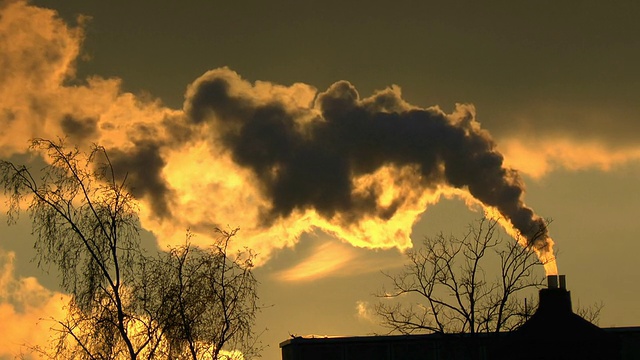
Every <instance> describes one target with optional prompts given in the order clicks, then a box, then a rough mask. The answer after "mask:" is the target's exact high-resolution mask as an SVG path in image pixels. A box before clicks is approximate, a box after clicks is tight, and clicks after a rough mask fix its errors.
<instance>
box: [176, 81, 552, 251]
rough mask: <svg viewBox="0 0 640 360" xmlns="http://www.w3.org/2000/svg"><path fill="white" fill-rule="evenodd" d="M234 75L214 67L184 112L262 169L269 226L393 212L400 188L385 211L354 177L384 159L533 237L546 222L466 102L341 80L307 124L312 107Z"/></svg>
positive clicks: (241, 159)
mask: <svg viewBox="0 0 640 360" xmlns="http://www.w3.org/2000/svg"><path fill="white" fill-rule="evenodd" d="M229 73H230V71H228V70H227V71H226V72H225V71H217V72H211V73H209V74H207V75H205V76H203V77H202V78H200V79H199V80H198V81H196V82H195V83H194V85H193V86H192V89H191V90H190V91H191V92H190V97H189V98H188V99H187V102H186V103H185V109H186V112H187V117H188V118H189V120H190V121H191V122H192V123H193V124H202V123H207V122H208V123H211V124H212V125H213V128H214V129H215V131H216V133H215V134H214V136H215V138H216V140H217V141H219V142H221V143H222V144H223V145H224V147H225V148H226V149H228V151H230V153H231V154H232V158H233V160H234V161H235V162H236V163H237V164H239V165H241V166H243V167H246V168H248V169H251V170H252V171H253V173H254V174H255V175H256V178H257V179H258V180H259V182H260V186H261V190H262V191H263V192H264V194H265V195H266V196H267V197H268V198H269V199H270V200H271V208H270V209H269V211H268V212H266V213H265V214H264V217H263V221H264V222H265V223H266V224H267V225H268V224H269V223H270V222H271V221H273V220H274V219H276V218H278V217H287V216H289V215H290V214H291V213H292V212H293V211H294V210H305V209H315V210H316V211H317V212H318V213H319V214H320V215H322V216H323V217H325V218H326V219H329V220H334V221H335V220H336V218H337V217H336V215H339V219H341V220H342V221H358V220H360V219H363V218H364V217H367V216H377V217H379V218H382V219H387V218H389V217H391V216H392V215H393V214H394V213H395V211H396V209H397V206H398V204H401V203H402V202H403V201H405V200H406V199H404V198H402V196H404V195H400V197H398V198H396V199H395V201H394V202H393V203H392V204H391V205H390V206H387V207H383V208H382V207H380V206H379V205H377V204H376V198H377V197H378V196H379V195H380V192H381V190H380V189H379V188H376V187H372V188H370V189H368V191H367V192H365V194H362V192H358V193H354V191H353V190H354V189H353V183H352V179H353V178H354V177H357V176H360V175H365V174H371V173H373V172H375V171H376V170H378V169H380V168H381V167H383V166H387V165H393V166H396V167H398V168H399V167H403V166H414V167H415V168H416V169H418V173H419V175H420V178H421V184H420V186H421V187H422V188H423V189H430V188H434V187H436V186H437V185H440V184H447V185H450V186H453V187H456V188H466V189H468V191H469V192H470V194H471V195H472V196H474V197H475V198H476V199H478V200H479V201H481V202H482V203H484V204H485V205H488V206H493V207H496V208H498V210H499V211H500V212H501V213H502V214H503V215H504V216H505V217H506V218H507V219H509V220H510V221H511V222H512V223H513V224H514V226H515V227H516V228H517V229H518V230H519V231H520V232H521V233H522V234H523V235H525V236H527V237H528V238H531V236H532V234H533V233H535V232H536V231H538V230H539V229H540V227H541V226H542V224H543V223H542V220H541V219H539V218H538V217H537V216H535V215H534V213H533V212H532V211H531V209H529V208H528V207H526V206H524V204H523V202H522V195H523V191H524V188H523V184H522V181H521V180H520V177H519V175H518V173H517V172H516V171H515V170H511V169H507V168H505V167H504V166H503V157H502V155H501V154H500V153H499V152H498V151H497V150H496V148H495V143H494V142H493V140H492V139H491V137H490V135H489V133H488V132H486V131H485V130H482V129H480V126H479V123H477V122H476V121H474V118H473V117H474V115H473V113H472V111H471V110H469V109H467V110H464V109H465V108H464V107H460V108H459V109H458V112H459V113H458V114H456V115H455V116H453V115H446V114H444V113H443V112H442V111H440V110H439V109H437V108H428V109H421V108H416V107H412V106H410V105H408V104H407V103H405V102H404V101H403V100H402V98H401V97H400V95H399V93H398V92H395V91H392V90H391V89H388V90H386V91H382V92H379V93H377V94H376V95H374V96H373V97H371V98H367V99H363V100H361V99H360V97H359V95H358V92H357V91H356V89H355V88H354V87H353V86H352V85H351V84H350V83H348V82H346V81H340V82H337V83H335V84H333V85H332V86H331V87H330V88H329V89H328V90H327V91H326V92H324V93H321V94H319V95H318V96H317V98H316V100H315V109H316V110H318V112H317V115H316V118H315V119H314V120H312V121H303V120H301V119H302V118H303V117H305V116H306V117H308V116H309V115H310V114H312V110H310V109H300V108H293V107H291V106H290V105H288V104H285V103H284V102H282V101H280V100H277V99H276V98H274V99H272V100H268V101H265V100H264V99H260V100H258V99H254V98H252V95H250V92H247V91H237V90H236V89H235V88H234V87H237V86H238V85H237V84H238V83H239V82H240V81H241V80H240V79H239V78H238V77H237V75H235V74H234V75H235V76H236V78H234V77H233V76H231V75H229ZM545 234H546V233H545ZM543 238H546V236H545V237H543ZM539 246H543V243H540V244H539Z"/></svg>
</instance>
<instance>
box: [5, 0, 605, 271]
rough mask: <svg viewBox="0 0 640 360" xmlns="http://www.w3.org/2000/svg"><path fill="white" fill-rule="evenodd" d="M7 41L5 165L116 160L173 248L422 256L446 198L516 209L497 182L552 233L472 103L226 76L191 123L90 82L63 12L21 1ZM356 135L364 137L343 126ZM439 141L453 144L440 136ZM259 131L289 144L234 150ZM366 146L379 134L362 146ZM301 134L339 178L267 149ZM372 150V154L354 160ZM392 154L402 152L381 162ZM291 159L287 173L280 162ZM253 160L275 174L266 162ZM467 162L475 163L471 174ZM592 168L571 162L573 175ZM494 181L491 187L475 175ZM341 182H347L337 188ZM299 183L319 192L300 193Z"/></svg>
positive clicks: (198, 83) (208, 91) (343, 85)
mask: <svg viewBox="0 0 640 360" xmlns="http://www.w3.org/2000/svg"><path fill="white" fill-rule="evenodd" d="M0 33H1V34H2V36H0V48H2V49H3V50H5V49H6V51H3V52H2V53H1V54H0V63H1V64H2V65H3V66H2V67H0V75H1V79H2V81H3V87H2V88H0V109H2V112H0V126H2V127H3V129H4V130H5V131H3V132H2V133H1V134H0V154H2V155H3V156H7V155H11V154H13V153H22V152H26V151H27V150H26V146H27V144H28V140H29V139H30V138H33V137H45V138H49V139H55V138H57V137H65V138H66V139H67V142H68V143H70V144H72V145H77V146H79V147H81V148H84V147H86V146H88V145H90V144H91V143H93V142H95V143H98V144H100V145H103V146H105V147H106V148H107V151H109V152H110V154H111V155H113V161H114V164H116V165H117V166H118V168H119V169H121V170H122V171H123V172H128V173H129V174H128V180H129V184H130V190H131V191H132V192H133V193H134V195H135V196H136V197H137V199H138V200H139V201H140V210H141V212H140V217H141V223H142V226H143V227H144V228H145V229H147V230H150V231H152V232H153V233H154V234H155V235H156V237H157V240H158V242H159V243H160V244H161V245H163V246H165V245H171V244H176V243H181V242H182V241H183V239H184V232H185V230H186V229H187V228H190V229H191V230H192V231H193V232H194V233H196V234H197V235H198V236H197V237H195V238H194V241H195V242H196V243H198V244H201V245H207V244H210V243H211V241H212V238H211V236H212V234H213V229H214V228H215V227H221V228H227V227H232V228H233V227H236V226H240V227H241V232H240V233H239V234H240V236H239V239H238V240H239V241H238V242H236V244H235V245H234V246H237V247H238V248H241V247H244V246H248V247H250V248H252V249H254V250H255V251H256V252H257V253H258V254H260V258H259V259H258V262H257V264H258V265H260V264H262V263H264V262H265V261H267V260H268V259H269V257H270V255H271V253H272V252H273V251H274V250H276V249H281V248H284V247H290V246H292V245H294V244H295V243H296V242H297V241H298V239H299V238H300V236H301V235H302V234H304V233H308V232H312V231H316V230H321V231H323V232H325V233H326V234H329V235H331V236H333V237H335V238H338V239H340V240H342V241H344V242H345V243H347V244H350V245H352V246H355V247H359V248H371V249H389V248H398V249H401V250H404V249H407V248H409V247H411V240H410V232H411V227H412V225H413V224H414V223H415V221H417V219H418V218H419V216H420V214H422V213H423V212H424V211H425V209H426V208H427V207H428V206H429V205H430V204H433V203H436V202H437V201H438V200H439V198H440V197H441V196H443V195H445V196H448V195H451V194H453V193H458V192H462V193H465V194H467V195H468V196H469V197H471V195H470V194H471V193H474V192H475V193H476V194H480V193H482V191H480V190H487V191H489V192H486V191H485V193H484V196H485V198H486V199H487V200H492V201H493V200H496V199H499V198H501V196H498V194H497V193H491V191H492V190H491V189H492V188H495V187H494V186H491V184H485V183H480V182H477V183H474V184H471V183H470V181H475V180H474V179H485V178H487V179H492V180H498V181H500V182H502V183H501V185H502V187H503V188H504V189H506V190H509V191H504V192H503V193H502V195H504V194H509V195H510V196H511V200H512V202H513V205H514V207H515V208H518V209H519V210H525V211H524V213H525V214H524V215H523V216H518V219H520V218H528V220H533V221H537V219H538V218H537V217H535V216H533V215H532V214H529V213H528V211H529V209H528V208H526V206H525V205H524V203H523V201H522V194H521V191H520V189H521V188H522V186H521V183H520V180H519V178H518V175H517V173H516V172H514V171H511V170H510V169H508V167H505V166H503V164H502V155H501V154H500V153H498V152H497V151H496V149H495V144H494V143H493V141H492V139H491V137H490V135H489V133H488V132H487V131H486V130H484V129H481V127H480V124H479V123H478V122H477V121H476V120H475V112H474V108H473V106H471V105H458V106H457V107H456V110H455V111H454V112H453V113H452V114H445V113H443V112H442V111H441V110H439V109H438V108H437V107H433V108H428V109H421V108H418V107H415V106H412V105H410V104H408V103H407V102H406V101H404V100H403V99H402V97H401V91H400V88H399V87H397V86H392V87H390V88H388V89H385V90H382V91H378V92H376V93H375V94H374V95H372V96H369V97H365V98H360V95H359V94H358V92H357V90H356V89H355V87H353V86H352V85H351V84H349V83H348V82H346V81H341V82H337V83H335V84H333V85H332V86H331V87H330V88H329V89H327V90H326V91H325V92H318V90H317V89H316V88H314V87H313V86H310V85H306V84H301V83H297V84H293V85H291V86H282V85H278V84H273V83H270V82H267V81H256V82H253V83H251V82H249V81H247V80H244V79H242V78H241V77H240V75H238V74H237V73H235V72H233V71H231V70H230V69H228V68H221V69H216V70H211V71H209V72H207V73H205V74H203V75H202V76H201V77H199V78H198V79H196V80H195V81H194V82H193V84H191V86H189V88H188V90H187V93H186V100H185V104H184V109H183V110H175V109H170V108H167V107H165V106H163V105H162V104H161V103H160V102H158V101H153V100H149V99H142V98H139V97H137V96H135V95H134V94H131V93H126V92H123V91H122V89H121V81H120V80H119V79H104V78H101V77H99V76H94V77H91V78H88V79H84V80H79V79H76V78H75V77H74V76H75V75H74V74H75V61H76V59H77V57H78V55H79V53H80V49H81V43H82V40H83V36H84V35H83V32H82V28H81V26H79V27H70V26H68V25H67V24H65V23H64V22H63V21H62V20H61V19H59V18H58V17H57V15H56V14H55V12H54V11H51V10H46V9H40V8H37V7H34V6H29V5H28V4H27V3H26V2H24V1H15V2H10V3H8V4H6V5H5V7H4V8H3V16H2V17H1V18H0ZM68 80H74V81H68ZM70 83H74V84H78V85H69V84H70ZM353 119H355V120H357V121H353ZM258 120H261V121H263V123H264V124H267V125H269V124H271V125H274V126H275V127H273V128H267V127H265V126H266V125H263V123H259V122H258ZM349 121H351V123H350V122H349ZM248 124H251V125H256V124H257V126H255V127H254V128H251V127H249V126H248ZM283 124H284V125H283ZM345 124H347V125H348V126H356V127H355V128H353V129H355V130H353V129H351V128H346V127H344V128H343V126H344V125H345ZM362 124H365V125H362ZM371 124H376V126H378V127H377V128H374V127H373V126H372V125H371ZM390 124H393V126H399V125H398V124H403V125H402V126H404V127H403V128H402V132H401V133H399V134H400V135H398V134H396V136H395V137H391V136H390V135H391V133H390V132H389V130H388V129H389V128H388V127H389V126H390ZM416 124H418V125H416ZM424 124H426V125H424ZM285 125H286V126H285ZM260 129H261V130H264V131H258V130H260ZM371 129H373V130H372V131H370V130H371ZM416 130H419V131H416ZM430 131H440V133H438V134H437V135H432V136H429V135H430V134H431V133H430ZM252 132H253V133H256V134H257V135H262V134H264V133H267V134H271V135H273V136H271V137H270V136H263V137H262V138H259V139H258V140H259V141H258V142H257V143H250V144H244V143H243V142H242V141H236V142H234V143H232V140H230V139H236V140H237V139H240V137H241V136H246V135H247V134H248V133H249V134H253V133H252ZM361 132H366V134H367V135H366V136H365V135H362V136H361V137H359V138H356V137H354V138H350V136H352V135H354V136H355V135H361ZM285 133H286V135H287V136H289V137H288V138H286V139H285V138H283V140H286V141H290V142H291V144H294V145H295V146H296V149H297V150H300V151H301V153H304V152H305V151H307V152H308V153H310V154H311V155H312V156H314V159H315V160H317V161H320V160H324V159H329V158H330V159H332V160H335V161H334V162H333V163H331V164H330V165H331V167H330V168H325V167H323V166H321V165H318V166H317V167H316V170H315V172H311V171H306V170H305V171H306V172H305V171H300V170H299V168H294V167H293V165H296V166H297V165H302V167H303V168H304V166H307V165H308V163H310V162H311V161H310V160H309V159H310V158H309V157H307V158H304V157H302V156H301V155H300V156H299V157H298V158H295V159H294V160H293V161H290V162H287V161H289V160H291V159H292V156H291V154H292V152H291V151H283V152H281V153H277V152H276V153H277V154H276V153H269V152H268V151H267V147H266V146H265V144H267V143H269V144H271V145H273V143H276V144H275V145H279V144H278V140H274V139H275V138H277V137H279V136H282V135H283V134H285ZM327 134H329V135H327ZM416 134H419V136H416ZM423 135H424V136H423ZM420 136H423V137H420ZM323 137H325V138H323ZM356 140H357V141H358V142H359V143H358V144H357V145H358V147H351V146H352V145H353V144H354V143H355V141H356ZM391 140H392V141H393V142H389V143H388V144H387V147H386V148H384V149H382V150H380V149H378V150H376V149H374V145H377V144H379V143H381V142H383V141H391ZM260 141H261V142H260ZM446 141H449V142H446ZM441 142H442V143H441ZM432 143H433V144H436V145H433V146H432V145H431V144H432ZM409 144H411V145H412V146H408V145H409ZM243 145H247V146H245V147H241V146H243ZM462 145H464V147H463V146H462ZM313 146H315V147H313ZM501 146H503V147H504V148H505V151H506V152H507V153H508V154H509V157H508V159H509V161H510V162H508V163H507V165H518V166H522V167H523V168H524V169H525V171H530V172H533V173H536V171H537V172H538V173H540V172H544V171H548V170H547V169H548V167H549V166H550V165H549V162H548V159H549V158H551V156H552V155H553V154H555V153H549V155H547V157H543V158H540V160H539V161H538V162H533V164H534V165H535V166H532V165H527V164H526V163H522V162H521V161H520V160H519V159H521V158H523V157H524V156H528V155H530V154H528V153H526V152H525V150H524V148H522V147H520V148H518V147H515V146H514V145H513V144H512V143H510V142H507V143H505V145H501ZM463 148H465V151H467V150H468V151H467V153H465V152H464V151H461V149H463ZM398 149H400V150H402V151H400V150H398ZM425 149H429V151H431V152H432V153H429V151H426V150H425ZM276 150H277V149H276ZM311 150H313V151H311ZM347 150H348V151H347ZM372 150H373V152H372V153H366V152H368V151H372ZM557 151H562V149H559V150H557ZM276 155H277V156H279V158H278V161H272V162H269V161H270V160H272V159H273V158H274V157H276ZM293 155H295V156H297V155H296V154H293ZM347 155H350V156H351V158H348V156H347ZM370 155H371V156H370ZM374 155H375V156H374ZM249 157H254V158H259V157H262V158H264V159H266V160H268V161H265V162H264V164H262V163H261V164H258V163H256V162H253V163H251V162H250V161H249V160H248V158H249ZM462 157H466V158H465V159H464V162H460V163H457V160H456V159H458V158H462ZM592 158H595V157H592ZM283 159H284V160H283ZM356 160H357V161H356ZM360 160H364V161H363V163H362V164H361V163H358V162H359V161H360ZM578 160H580V158H575V159H568V160H566V163H561V166H570V165H571V164H574V163H577V162H578ZM606 161H607V160H606V158H602V160H601V162H600V163H601V164H603V163H606ZM367 162H370V163H367ZM323 164H324V163H323ZM478 164H486V166H484V165H483V166H480V165H478ZM529 164H531V163H529ZM472 169H473V170H472ZM486 169H491V170H490V171H489V173H487V172H485V170H486ZM478 171H480V172H482V174H479V175H478V174H476V173H474V172H478ZM338 172H340V173H341V174H342V175H343V176H344V179H341V182H338V183H336V182H334V180H335V179H336V178H337V176H336V175H337V173H338ZM291 174H297V175H302V177H306V178H305V180H303V181H300V180H299V179H293V176H292V175H291ZM283 179H285V180H287V181H288V180H291V179H293V180H295V181H293V180H292V181H289V182H287V181H282V180H283ZM342 180H344V181H342ZM311 182H316V183H314V184H313V185H309V184H310V183H311ZM454 183H455V185H453V184H454ZM336 184H338V185H339V186H340V188H339V189H337V188H335V185H336ZM301 189H302V190H304V191H301ZM276 190H277V191H278V194H276ZM333 190H336V191H337V192H340V198H339V197H338V196H333V195H334V193H332V191H333ZM305 191H306V193H304V192H305ZM303 193H304V196H307V197H306V198H303V197H302V195H300V194H303ZM282 194H284V195H283V196H280V195H282ZM276 195H278V196H276ZM476 197H477V196H476ZM492 206H498V205H497V204H493V205H492ZM485 207H491V206H490V205H487V206H485ZM503 215H504V214H503ZM519 215H522V214H519ZM514 218H516V217H515V216H514ZM516 225H517V224H511V225H510V226H516ZM505 226H507V225H505ZM330 250H333V251H338V250H337V249H330ZM336 255H340V256H343V257H345V256H348V252H344V251H343V252H342V253H337V254H336ZM311 261H312V262H317V263H322V264H326V265H327V266H325V267H323V269H325V270H323V272H324V273H331V272H332V271H333V270H332V269H335V268H336V267H339V266H341V265H340V263H339V262H338V263H330V262H326V261H325V260H323V259H322V258H317V259H311ZM301 266H302V265H301ZM307 272H308V271H307Z"/></svg>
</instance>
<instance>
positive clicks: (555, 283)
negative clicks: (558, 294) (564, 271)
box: [547, 275, 567, 290]
mask: <svg viewBox="0 0 640 360" xmlns="http://www.w3.org/2000/svg"><path fill="white" fill-rule="evenodd" d="M547 288H549V289H563V290H566V289H567V278H566V276H565V275H547Z"/></svg>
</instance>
